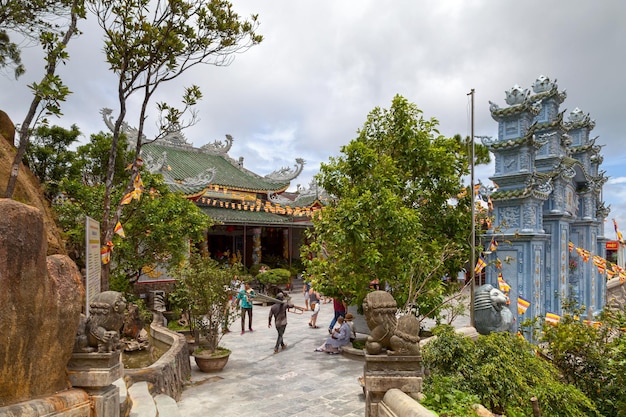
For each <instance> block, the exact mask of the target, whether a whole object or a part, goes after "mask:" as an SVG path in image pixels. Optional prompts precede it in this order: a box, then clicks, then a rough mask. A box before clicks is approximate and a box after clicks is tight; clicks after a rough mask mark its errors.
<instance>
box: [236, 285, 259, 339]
mask: <svg viewBox="0 0 626 417" xmlns="http://www.w3.org/2000/svg"><path fill="white" fill-rule="evenodd" d="M255 295H256V293H255V292H254V290H253V289H252V288H250V283H248V282H246V283H245V284H244V287H243V289H242V290H240V291H239V292H238V293H237V300H239V306H240V307H241V334H244V333H245V332H246V314H247V315H248V329H249V330H250V331H251V332H253V331H254V330H252V299H253V298H254V296H255Z"/></svg>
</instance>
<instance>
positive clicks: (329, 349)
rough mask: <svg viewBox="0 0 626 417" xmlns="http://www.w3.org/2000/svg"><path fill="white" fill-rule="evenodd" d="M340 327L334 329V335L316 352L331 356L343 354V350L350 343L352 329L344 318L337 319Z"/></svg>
mask: <svg viewBox="0 0 626 417" xmlns="http://www.w3.org/2000/svg"><path fill="white" fill-rule="evenodd" d="M337 323H339V327H338V328H336V329H333V333H332V334H331V335H330V337H329V338H328V339H326V341H325V342H324V343H323V344H322V345H321V346H320V347H318V348H317V349H315V351H316V352H326V353H330V354H337V353H340V352H341V348H342V347H343V346H346V345H347V344H349V343H350V334H351V329H350V326H349V325H348V323H347V322H346V321H345V319H344V318H343V317H342V316H339V318H338V319H337Z"/></svg>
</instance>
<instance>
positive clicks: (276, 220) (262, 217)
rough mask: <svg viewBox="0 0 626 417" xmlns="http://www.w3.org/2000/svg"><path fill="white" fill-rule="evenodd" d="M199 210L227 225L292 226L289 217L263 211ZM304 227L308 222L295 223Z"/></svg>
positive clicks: (208, 208) (205, 208)
mask: <svg viewBox="0 0 626 417" xmlns="http://www.w3.org/2000/svg"><path fill="white" fill-rule="evenodd" d="M200 210H202V212H203V213H204V214H206V215H207V216H209V217H210V218H212V219H214V220H217V221H220V222H222V223H228V224H233V223H235V224H244V223H245V224H251V225H252V224H262V225H268V224H276V225H288V224H293V223H294V222H293V221H292V219H291V217H289V216H281V215H278V214H274V213H266V212H265V211H242V210H232V209H227V208H215V207H200ZM295 223H296V224H298V225H300V226H302V227H305V226H307V225H308V224H309V222H295Z"/></svg>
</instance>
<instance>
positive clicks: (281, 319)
mask: <svg viewBox="0 0 626 417" xmlns="http://www.w3.org/2000/svg"><path fill="white" fill-rule="evenodd" d="M276 299H277V300H280V303H275V304H274V305H273V306H272V307H271V308H270V315H269V318H268V322H267V327H268V328H269V327H272V317H274V324H275V325H276V331H277V332H278V337H277V338H276V346H274V353H278V352H279V350H278V347H279V346H280V347H281V348H282V349H283V350H284V349H286V348H287V345H286V344H285V342H283V335H284V334H285V329H286V328H287V310H288V309H290V308H297V309H299V310H304V309H303V308H302V307H296V306H295V305H293V304H292V303H290V302H288V301H285V300H284V299H285V296H284V295H283V293H282V292H279V293H278V294H277V295H276Z"/></svg>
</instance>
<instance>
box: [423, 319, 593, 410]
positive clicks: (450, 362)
mask: <svg viewBox="0 0 626 417" xmlns="http://www.w3.org/2000/svg"><path fill="white" fill-rule="evenodd" d="M436 334H437V336H438V337H437V338H436V339H434V340H431V341H430V342H428V343H427V344H426V345H425V346H424V348H423V351H422V356H423V359H424V365H425V367H426V368H428V369H429V370H430V372H431V376H430V377H429V378H428V379H427V380H426V381H425V386H426V387H428V385H429V384H430V381H431V380H433V381H434V386H435V387H437V386H438V385H437V384H441V383H442V382H441V381H445V383H446V385H445V386H446V390H447V389H450V390H452V391H451V392H456V391H457V390H458V391H461V392H464V393H466V394H468V395H475V396H477V397H478V398H479V400H480V403H481V404H483V405H484V406H486V407H489V408H491V410H492V411H493V412H496V413H500V414H503V413H506V415H521V416H528V415H532V406H531V403H530V399H531V398H532V397H537V398H538V400H539V404H540V405H541V408H542V412H543V414H544V415H546V416H555V417H558V416H563V417H565V416H601V415H602V414H601V413H600V412H599V411H598V410H597V409H596V407H595V405H594V403H593V402H592V401H591V400H590V399H589V398H588V397H587V396H585V394H583V393H582V392H581V391H579V390H578V389H577V388H576V387H574V386H573V385H569V384H566V383H563V382H561V381H560V380H559V374H558V372H557V370H556V368H555V367H553V366H552V365H551V364H550V363H549V362H547V361H545V360H543V359H542V358H540V357H538V356H537V355H536V354H535V350H534V349H535V348H534V346H533V345H531V344H530V343H528V342H527V341H526V340H525V339H523V338H521V337H515V336H511V335H510V334H508V333H492V334H490V335H489V336H481V337H479V338H478V340H477V341H476V342H475V343H474V342H472V341H471V340H470V339H469V338H467V337H465V336H462V335H458V334H456V333H455V332H454V329H453V328H451V327H450V326H442V327H440V328H438V329H437V330H436ZM442 378H446V379H442ZM433 392H435V393H437V392H439V394H440V395H441V390H439V391H433ZM433 392H431V395H432V393H433ZM434 402H435V403H436V401H434Z"/></svg>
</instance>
